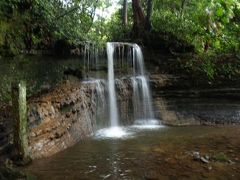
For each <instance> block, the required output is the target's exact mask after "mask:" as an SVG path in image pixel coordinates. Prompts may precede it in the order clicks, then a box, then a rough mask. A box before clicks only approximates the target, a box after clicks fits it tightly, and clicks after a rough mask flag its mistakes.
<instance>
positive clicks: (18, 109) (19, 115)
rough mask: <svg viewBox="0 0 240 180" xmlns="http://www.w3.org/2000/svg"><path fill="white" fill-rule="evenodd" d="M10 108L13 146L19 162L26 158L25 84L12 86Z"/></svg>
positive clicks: (22, 82) (23, 82)
mask: <svg viewBox="0 0 240 180" xmlns="http://www.w3.org/2000/svg"><path fill="white" fill-rule="evenodd" d="M12 106H13V117H14V125H15V126H14V127H15V128H14V145H15V148H16V152H17V156H18V158H19V160H25V159H27V158H28V155H29V154H28V134H27V133H28V123H27V101H26V83H25V81H21V82H20V83H13V84H12Z"/></svg>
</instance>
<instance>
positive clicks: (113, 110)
mask: <svg viewBox="0 0 240 180" xmlns="http://www.w3.org/2000/svg"><path fill="white" fill-rule="evenodd" d="M113 55H114V44H113V43H107V56H108V93H109V112H110V115H109V117H110V123H111V127H113V126H118V125H119V123H118V110H117V98H116V91H115V80H114V64H113V63H114V62H113Z"/></svg>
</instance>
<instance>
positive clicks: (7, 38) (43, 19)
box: [0, 0, 104, 56]
mask: <svg viewBox="0 0 240 180" xmlns="http://www.w3.org/2000/svg"><path fill="white" fill-rule="evenodd" d="M103 4H104V1H98V0H94V1H86V0H68V1H63V0H54V1H49V0H32V1H29V0H6V1H1V2H0V26H1V28H0V54H1V55H2V56H4V55H8V54H17V53H19V51H20V50H25V49H26V50H31V49H33V48H35V49H46V48H51V47H52V46H53V44H54V42H55V41H56V40H59V39H65V40H67V41H68V42H69V44H72V43H73V44H74V43H75V44H76V43H77V42H79V41H82V40H87V39H88V38H89V34H90V32H91V29H92V26H93V22H94V17H95V13H96V8H98V7H99V6H103ZM6 52H7V53H6Z"/></svg>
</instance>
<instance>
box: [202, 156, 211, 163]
mask: <svg viewBox="0 0 240 180" xmlns="http://www.w3.org/2000/svg"><path fill="white" fill-rule="evenodd" d="M200 159H201V161H202V162H203V163H209V161H208V160H207V159H205V158H204V157H201V158H200Z"/></svg>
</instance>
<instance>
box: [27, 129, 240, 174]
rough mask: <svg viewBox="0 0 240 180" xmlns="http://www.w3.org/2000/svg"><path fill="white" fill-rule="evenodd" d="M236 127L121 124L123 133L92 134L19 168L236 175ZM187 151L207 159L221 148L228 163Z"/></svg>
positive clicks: (46, 171) (38, 171)
mask: <svg viewBox="0 0 240 180" xmlns="http://www.w3.org/2000/svg"><path fill="white" fill-rule="evenodd" d="M239 129H240V128H239V127H237V126H236V127H235V126H229V127H227V126H222V127H208V126H191V127H163V126H158V127H156V128H139V127H135V126H129V127H125V128H123V131H124V132H125V135H124V136H120V137H109V136H105V135H104V133H101V132H100V134H99V133H96V135H95V136H93V137H91V138H89V139H87V140H84V141H81V142H79V143H78V144H76V145H75V146H73V147H71V148H69V149H67V150H65V151H63V152H60V153H58V154H56V155H54V156H52V157H49V158H46V159H41V160H35V161H34V162H33V163H32V164H31V165H30V166H28V167H26V168H25V169H24V170H25V171H27V172H30V173H32V174H34V175H36V176H37V177H38V179H176V178H177V179H184V178H185V179H187V178H193V179H203V178H219V179H226V178H230V179H231V178H234V177H240V170H239V169H240V168H239V167H240V161H239V160H240V157H239V152H240V141H239V135H240V130H239ZM106 131H107V130H106ZM226 144H227V145H226ZM193 151H198V152H200V153H204V154H208V156H210V157H211V158H212V157H214V155H216V154H217V153H220V152H224V153H225V154H226V156H228V158H229V160H230V159H231V161H232V162H234V164H231V165H230V164H229V163H228V162H218V161H216V160H211V162H210V163H209V164H205V163H202V162H198V161H194V160H193V158H192V156H191V153H192V152H193ZM209 169H211V170H209Z"/></svg>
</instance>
